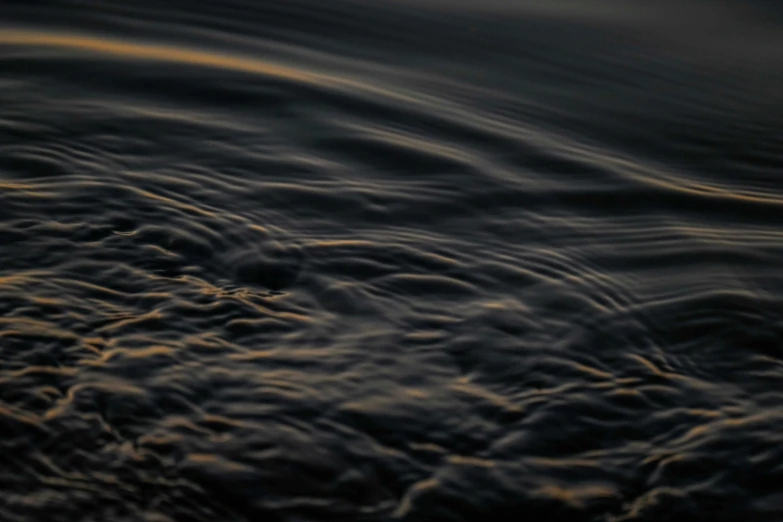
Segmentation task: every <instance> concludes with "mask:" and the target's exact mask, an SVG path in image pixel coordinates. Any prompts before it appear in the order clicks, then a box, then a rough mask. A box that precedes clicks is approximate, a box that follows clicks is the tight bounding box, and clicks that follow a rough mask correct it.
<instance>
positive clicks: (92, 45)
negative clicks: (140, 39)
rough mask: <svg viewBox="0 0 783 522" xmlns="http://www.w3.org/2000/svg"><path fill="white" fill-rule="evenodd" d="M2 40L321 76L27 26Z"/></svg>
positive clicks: (4, 33)
mask: <svg viewBox="0 0 783 522" xmlns="http://www.w3.org/2000/svg"><path fill="white" fill-rule="evenodd" d="M0 44H6V45H31V46H45V47H66V48H70V49H76V50H81V51H87V52H93V53H100V54H111V55H113V56H120V57H125V58H131V59H139V60H155V61H163V62H178V63H184V64H192V65H202V66H207V67H217V68H220V69H232V70H236V71H244V72H250V73H255V74H266V75H270V76H276V77H278V78H284V79H289V80H297V81H305V82H313V81H316V80H318V79H319V76H318V75H316V74H312V73H308V72H305V71H301V70H298V69H295V68H292V67H286V66H283V65H277V64H273V63H270V62H267V61H264V60H260V59H257V58H244V57H241V56H234V55H230V54H225V53H211V52H206V51H200V50H195V49H185V48H181V47H174V46H170V45H154V44H142V43H133V42H127V41H122V40H116V39H108V38H97V37H92V36H80V35H69V34H58V33H45V32H40V31H25V30H0Z"/></svg>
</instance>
